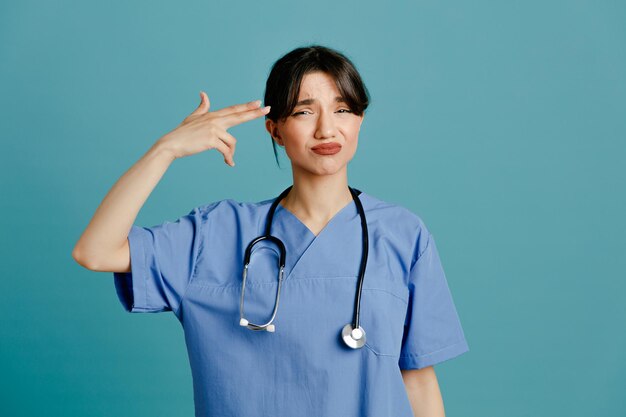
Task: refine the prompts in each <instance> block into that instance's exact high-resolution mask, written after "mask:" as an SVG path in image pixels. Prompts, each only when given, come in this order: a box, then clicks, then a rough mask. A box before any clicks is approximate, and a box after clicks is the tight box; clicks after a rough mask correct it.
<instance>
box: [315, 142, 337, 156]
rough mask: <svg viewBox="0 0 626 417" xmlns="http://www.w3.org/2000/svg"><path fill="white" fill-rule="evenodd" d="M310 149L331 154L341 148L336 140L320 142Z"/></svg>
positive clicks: (322, 153) (323, 153)
mask: <svg viewBox="0 0 626 417" xmlns="http://www.w3.org/2000/svg"><path fill="white" fill-rule="evenodd" d="M311 150H312V151H313V152H315V153H317V154H320V155H333V154H336V153H337V152H339V151H340V150H341V145H340V144H338V143H336V142H330V143H322V144H320V145H316V146H314V147H312V148H311Z"/></svg>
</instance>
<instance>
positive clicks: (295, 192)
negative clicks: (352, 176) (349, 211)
mask: <svg viewBox="0 0 626 417" xmlns="http://www.w3.org/2000/svg"><path fill="white" fill-rule="evenodd" d="M352 200H353V199H352V194H350V190H349V189H348V177H347V170H346V169H345V167H344V170H343V171H341V172H337V173H336V174H334V175H305V174H303V173H299V172H297V171H294V173H293V188H292V189H291V191H289V194H287V196H286V197H285V198H284V199H283V201H282V202H281V204H282V205H283V206H284V207H285V208H287V209H289V210H290V211H291V212H292V213H294V214H296V215H297V216H298V217H300V218H302V219H311V220H314V221H319V222H325V221H328V220H330V219H331V218H332V217H333V216H334V215H335V214H336V213H337V212H338V211H339V210H341V209H342V208H344V207H345V206H346V205H347V204H349V203H350V202H351V201H352Z"/></svg>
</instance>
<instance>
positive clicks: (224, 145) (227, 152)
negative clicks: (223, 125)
mask: <svg viewBox="0 0 626 417" xmlns="http://www.w3.org/2000/svg"><path fill="white" fill-rule="evenodd" d="M218 139H220V140H219V141H217V143H216V144H215V148H216V149H217V150H218V151H219V152H221V153H222V155H224V162H226V163H227V164H228V165H230V166H231V167H232V166H235V160H234V155H235V148H236V142H237V140H236V139H235V138H234V137H233V136H232V135H231V134H230V133H228V132H226V131H221V132H219V133H218Z"/></svg>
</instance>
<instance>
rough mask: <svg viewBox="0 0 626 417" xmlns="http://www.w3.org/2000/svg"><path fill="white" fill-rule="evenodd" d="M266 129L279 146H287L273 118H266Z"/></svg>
mask: <svg viewBox="0 0 626 417" xmlns="http://www.w3.org/2000/svg"><path fill="white" fill-rule="evenodd" d="M265 129H266V130H267V132H268V133H269V134H270V136H271V137H272V139H273V140H274V142H276V143H277V144H278V145H279V146H285V144H284V143H283V139H282V138H281V137H280V132H279V131H278V124H277V123H275V122H274V121H273V120H271V119H267V120H265Z"/></svg>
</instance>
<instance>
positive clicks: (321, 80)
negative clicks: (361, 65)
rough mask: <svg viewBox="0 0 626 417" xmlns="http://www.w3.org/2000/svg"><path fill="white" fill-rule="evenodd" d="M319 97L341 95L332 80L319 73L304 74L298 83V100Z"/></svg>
mask: <svg viewBox="0 0 626 417" xmlns="http://www.w3.org/2000/svg"><path fill="white" fill-rule="evenodd" d="M320 95H332V96H333V97H334V96H338V95H341V94H339V89H338V88H337V84H336V83H335V80H334V78H333V77H331V76H330V75H328V74H327V73H325V72H321V71H315V72H310V73H308V74H305V75H304V76H303V77H302V82H301V83H300V92H299V94H298V99H302V98H314V97H317V96H320Z"/></svg>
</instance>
